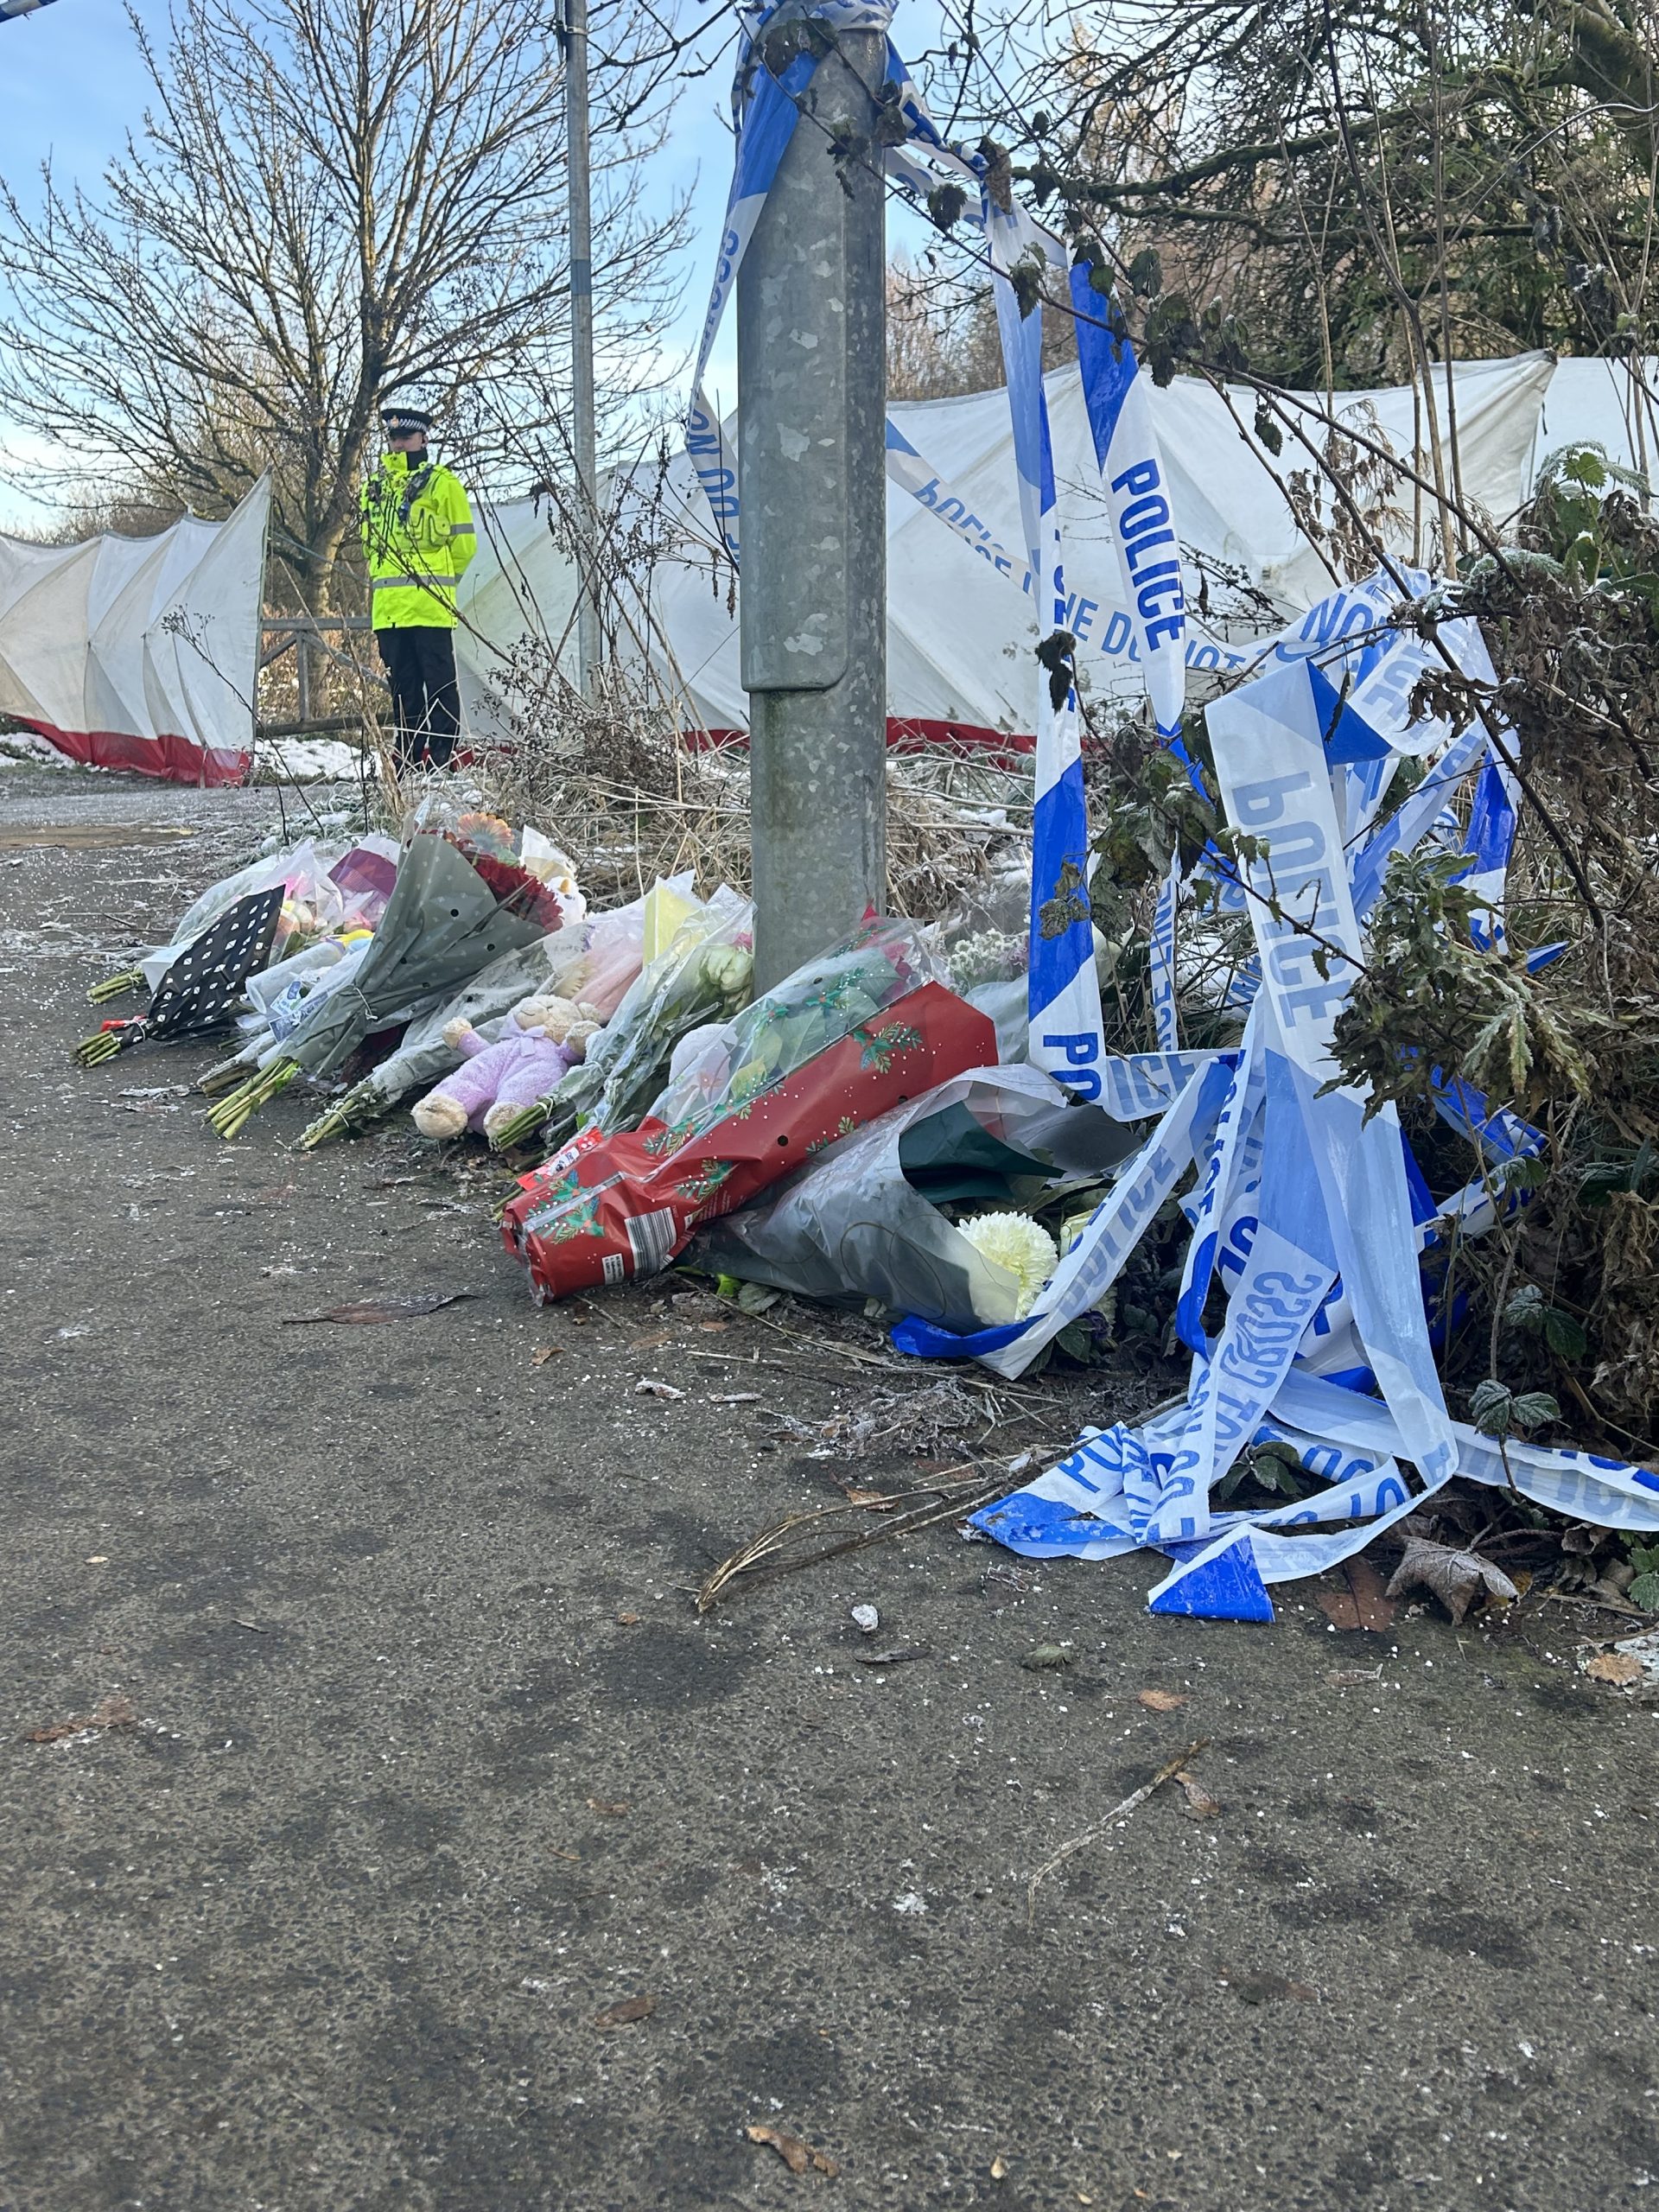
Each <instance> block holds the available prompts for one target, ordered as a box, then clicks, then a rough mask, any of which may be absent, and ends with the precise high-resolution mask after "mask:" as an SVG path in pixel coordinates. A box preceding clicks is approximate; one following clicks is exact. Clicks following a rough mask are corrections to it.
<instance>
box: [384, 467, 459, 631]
mask: <svg viewBox="0 0 1659 2212" xmlns="http://www.w3.org/2000/svg"><path fill="white" fill-rule="evenodd" d="M361 526H362V537H363V557H364V559H365V561H366V562H367V563H368V564H369V601H370V612H371V614H372V619H373V622H374V626H375V628H376V629H377V630H416V629H420V630H453V629H454V626H455V585H456V582H458V581H459V579H460V577H461V574H462V571H463V570H464V569H466V566H467V563H468V562H469V561H470V560H471V559H472V557H473V555H474V551H475V550H477V538H476V537H475V535H474V529H473V511H472V509H471V508H470V507H469V506H468V505H467V494H466V493H465V492H464V491H463V490H462V489H461V479H460V478H459V477H458V476H455V475H453V474H451V473H450V471H449V470H448V469H447V468H443V467H440V466H439V464H438V463H437V462H436V461H420V462H418V463H417V464H416V467H415V468H414V469H413V470H412V471H411V470H410V465H409V457H408V455H407V454H401V453H390V454H387V455H386V456H385V460H384V461H382V462H381V463H380V466H379V467H378V468H377V469H376V471H375V472H374V474H373V475H372V476H371V477H370V479H369V480H368V482H367V483H366V484H365V486H363V499H362V508H361Z"/></svg>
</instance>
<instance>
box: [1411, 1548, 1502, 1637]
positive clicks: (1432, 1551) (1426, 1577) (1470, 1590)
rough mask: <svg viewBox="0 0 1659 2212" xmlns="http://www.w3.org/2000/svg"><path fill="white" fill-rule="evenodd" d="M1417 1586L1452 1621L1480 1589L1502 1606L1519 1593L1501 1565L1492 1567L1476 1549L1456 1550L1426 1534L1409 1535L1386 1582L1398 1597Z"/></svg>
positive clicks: (1454, 1620) (1457, 1617) (1461, 1617)
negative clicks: (1442, 1606) (1439, 1605)
mask: <svg viewBox="0 0 1659 2212" xmlns="http://www.w3.org/2000/svg"><path fill="white" fill-rule="evenodd" d="M1417 1589H1422V1590H1427V1591H1429V1592H1432V1593H1433V1595H1434V1596H1435V1597H1436V1598H1438V1599H1440V1603H1441V1604H1442V1605H1444V1606H1445V1607H1446V1611H1447V1612H1448V1613H1450V1614H1451V1616H1452V1621H1453V1623H1454V1624H1455V1623H1458V1622H1460V1621H1461V1620H1462V1619H1463V1617H1464V1615H1465V1613H1466V1612H1467V1611H1468V1610H1469V1608H1470V1606H1471V1605H1472V1604H1473V1603H1474V1601H1475V1599H1477V1598H1478V1596H1479V1595H1480V1594H1481V1592H1483V1591H1484V1592H1485V1594H1486V1595H1487V1596H1488V1597H1489V1598H1492V1599H1497V1601H1498V1603H1500V1604H1502V1605H1511V1604H1513V1603H1514V1601H1515V1599H1516V1598H1517V1597H1519V1595H1520V1594H1521V1593H1520V1592H1519V1591H1518V1590H1516V1586H1515V1585H1514V1583H1513V1582H1511V1581H1510V1578H1509V1576H1508V1575H1507V1574H1505V1573H1504V1572H1503V1568H1502V1567H1494V1566H1493V1564H1492V1562H1491V1560H1489V1559H1483V1558H1482V1557H1481V1556H1480V1554H1479V1553H1478V1552H1468V1551H1458V1550H1455V1549H1454V1548H1453V1547H1452V1545H1450V1544H1437V1543H1433V1542H1431V1541H1430V1540H1429V1539H1428V1538H1427V1536H1413V1537H1411V1538H1410V1539H1409V1540H1408V1542H1407V1545H1406V1549H1405V1555H1404V1557H1403V1558H1402V1560H1401V1561H1400V1564H1399V1566H1398V1567H1395V1570H1394V1576H1393V1580H1391V1581H1390V1582H1389V1590H1388V1594H1389V1597H1390V1598H1399V1597H1403V1596H1404V1594H1405V1593H1406V1592H1407V1591H1408V1590H1417Z"/></svg>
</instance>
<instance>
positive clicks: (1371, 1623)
mask: <svg viewBox="0 0 1659 2212" xmlns="http://www.w3.org/2000/svg"><path fill="white" fill-rule="evenodd" d="M1338 1572H1339V1573H1341V1574H1342V1575H1343V1576H1344V1579H1345V1580H1346V1582H1347V1585H1348V1586H1347V1588H1346V1589H1345V1590H1316V1591H1315V1592H1313V1595H1314V1598H1315V1599H1316V1600H1317V1602H1318V1604H1319V1610H1320V1611H1321V1612H1323V1613H1325V1615H1326V1616H1327V1618H1329V1620H1330V1622H1331V1624H1332V1627H1333V1628H1363V1629H1369V1630H1371V1631H1372V1632H1373V1633H1374V1634H1380V1633H1381V1631H1382V1630H1384V1629H1386V1628H1389V1627H1391V1626H1392V1625H1393V1623H1394V1611H1395V1609H1394V1606H1393V1604H1392V1603H1391V1602H1390V1600H1391V1596H1392V1593H1393V1592H1394V1585H1393V1584H1392V1583H1389V1585H1388V1586H1387V1587H1386V1588H1385V1587H1384V1586H1383V1578H1382V1576H1381V1575H1380V1574H1379V1573H1377V1571H1376V1568H1375V1567H1373V1566H1372V1565H1371V1563H1370V1560H1367V1559H1351V1560H1347V1561H1346V1563H1345V1564H1344V1566H1343V1567H1341V1568H1340V1569H1338Z"/></svg>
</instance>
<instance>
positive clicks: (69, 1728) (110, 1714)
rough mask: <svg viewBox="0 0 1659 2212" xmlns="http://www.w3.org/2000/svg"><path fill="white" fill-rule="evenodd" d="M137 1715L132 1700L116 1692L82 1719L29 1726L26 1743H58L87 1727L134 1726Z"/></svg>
mask: <svg viewBox="0 0 1659 2212" xmlns="http://www.w3.org/2000/svg"><path fill="white" fill-rule="evenodd" d="M137 1725H138V1715H137V1712H136V1711H135V1709H134V1707H133V1705H132V1701H131V1700H130V1699H129V1698H124V1697H123V1696H121V1695H120V1694H119V1693H116V1694H112V1695H111V1696H109V1697H106V1698H104V1699H102V1700H100V1701H99V1703H98V1704H97V1705H95V1706H94V1707H92V1711H91V1712H90V1713H88V1714H87V1715H86V1719H84V1720H57V1721H54V1723H53V1724H52V1726H50V1727H49V1728H30V1729H29V1730H27V1731H26V1732H25V1733H24V1736H23V1741H24V1742H25V1743H26V1744H60V1743H61V1742H62V1741H63V1739H64V1738H65V1737H66V1736H79V1735H80V1734H81V1733H82V1732H84V1731H85V1730H86V1729H88V1728H136V1727H137Z"/></svg>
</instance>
